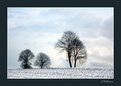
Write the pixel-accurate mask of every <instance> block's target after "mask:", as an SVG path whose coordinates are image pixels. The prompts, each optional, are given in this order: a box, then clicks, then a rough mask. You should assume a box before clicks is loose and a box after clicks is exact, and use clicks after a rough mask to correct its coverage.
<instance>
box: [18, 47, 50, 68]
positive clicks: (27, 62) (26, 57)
mask: <svg viewBox="0 0 121 86" xmlns="http://www.w3.org/2000/svg"><path fill="white" fill-rule="evenodd" d="M33 58H34V54H33V53H32V52H31V50H29V49H26V50H23V51H22V52H21V53H20V55H19V59H18V61H21V62H22V63H21V67H22V68H23V69H30V68H32V67H31V64H32V63H31V60H32V59H33ZM34 65H35V66H38V67H40V68H48V67H50V65H51V61H50V58H49V56H47V55H46V54H44V53H39V54H38V55H37V57H36V60H35V62H34Z"/></svg>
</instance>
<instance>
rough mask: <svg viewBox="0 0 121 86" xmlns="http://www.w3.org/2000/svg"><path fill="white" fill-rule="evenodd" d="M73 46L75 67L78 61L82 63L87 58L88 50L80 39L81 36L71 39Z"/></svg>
mask: <svg viewBox="0 0 121 86" xmlns="http://www.w3.org/2000/svg"><path fill="white" fill-rule="evenodd" d="M71 46H72V54H71V56H72V58H73V60H74V67H76V64H77V61H78V62H79V63H80V64H82V63H84V62H85V61H86V59H87V52H86V48H85V46H84V44H83V43H82V41H80V40H79V38H75V39H74V40H72V41H71Z"/></svg>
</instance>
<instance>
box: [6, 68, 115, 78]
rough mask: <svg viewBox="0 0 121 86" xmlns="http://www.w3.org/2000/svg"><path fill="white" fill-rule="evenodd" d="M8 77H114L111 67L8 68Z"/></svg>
mask: <svg viewBox="0 0 121 86" xmlns="http://www.w3.org/2000/svg"><path fill="white" fill-rule="evenodd" d="M7 78H8V79H113V78H114V70H113V69H111V68H51V69H8V70H7Z"/></svg>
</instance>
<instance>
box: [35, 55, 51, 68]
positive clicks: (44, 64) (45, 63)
mask: <svg viewBox="0 0 121 86" xmlns="http://www.w3.org/2000/svg"><path fill="white" fill-rule="evenodd" d="M34 65H35V66H39V67H40V68H49V67H50V65H51V62H50V58H49V56H47V55H46V54H44V53H39V54H38V56H37V57H36V61H35V63H34Z"/></svg>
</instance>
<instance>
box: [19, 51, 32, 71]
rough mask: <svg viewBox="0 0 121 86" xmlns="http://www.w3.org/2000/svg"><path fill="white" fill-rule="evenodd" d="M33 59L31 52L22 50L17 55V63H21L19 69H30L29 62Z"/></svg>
mask: <svg viewBox="0 0 121 86" xmlns="http://www.w3.org/2000/svg"><path fill="white" fill-rule="evenodd" d="M33 57H34V54H33V53H32V52H31V50H29V49H26V50H23V51H22V52H21V53H20V54H19V59H18V61H22V63H21V67H22V68H23V69H28V68H32V67H31V62H30V60H31V59H33Z"/></svg>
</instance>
